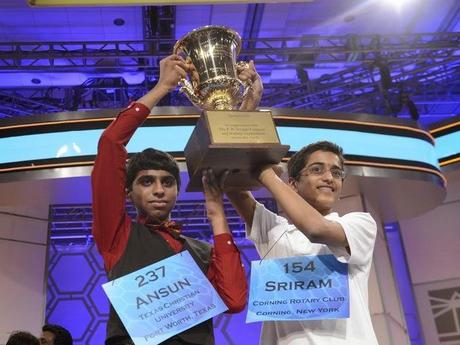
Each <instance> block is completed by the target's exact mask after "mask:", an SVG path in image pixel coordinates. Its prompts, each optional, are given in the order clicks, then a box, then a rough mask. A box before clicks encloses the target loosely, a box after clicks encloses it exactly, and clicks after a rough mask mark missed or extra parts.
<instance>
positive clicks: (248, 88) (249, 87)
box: [236, 61, 252, 100]
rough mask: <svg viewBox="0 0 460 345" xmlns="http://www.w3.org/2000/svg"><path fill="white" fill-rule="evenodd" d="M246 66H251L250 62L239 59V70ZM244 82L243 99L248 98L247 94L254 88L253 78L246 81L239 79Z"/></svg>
mask: <svg viewBox="0 0 460 345" xmlns="http://www.w3.org/2000/svg"><path fill="white" fill-rule="evenodd" d="M246 68H249V62H247V61H238V62H237V63H236V69H237V70H244V69H246ZM238 80H239V81H240V82H241V83H242V84H243V87H244V91H243V95H242V96H241V99H242V100H244V99H245V98H246V96H247V95H248V93H249V91H251V90H252V80H250V79H248V80H246V81H242V80H240V79H238Z"/></svg>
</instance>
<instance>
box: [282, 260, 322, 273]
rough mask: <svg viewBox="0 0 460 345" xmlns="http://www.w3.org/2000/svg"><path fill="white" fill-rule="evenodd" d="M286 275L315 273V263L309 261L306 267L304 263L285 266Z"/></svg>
mask: <svg viewBox="0 0 460 345" xmlns="http://www.w3.org/2000/svg"><path fill="white" fill-rule="evenodd" d="M283 266H284V270H285V272H286V273H289V272H291V273H300V272H303V271H310V272H313V271H314V270H315V262H314V261H309V262H308V263H307V264H306V265H305V263H304V262H291V263H286V264H284V265H283Z"/></svg>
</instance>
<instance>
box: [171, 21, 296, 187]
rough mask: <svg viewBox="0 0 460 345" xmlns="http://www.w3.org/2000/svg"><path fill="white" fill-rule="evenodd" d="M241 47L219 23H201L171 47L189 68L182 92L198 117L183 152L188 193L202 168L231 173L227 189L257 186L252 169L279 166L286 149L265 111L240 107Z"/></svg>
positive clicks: (236, 36) (247, 87)
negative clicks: (200, 110)
mask: <svg viewBox="0 0 460 345" xmlns="http://www.w3.org/2000/svg"><path fill="white" fill-rule="evenodd" d="M240 49H241V37H240V35H239V34H238V33H237V32H236V31H234V30H232V29H229V28H226V27H222V26H205V27H202V28H199V29H195V30H193V31H191V32H190V33H188V34H186V35H185V36H184V37H182V38H181V39H180V40H179V41H177V43H176V44H175V46H174V53H175V54H178V55H181V56H182V57H184V58H185V59H186V61H187V62H188V63H191V64H192V66H193V68H192V72H191V73H189V76H188V80H187V79H183V80H182V81H181V83H180V84H181V89H180V90H181V91H182V92H184V93H185V95H186V96H187V97H188V98H189V100H190V101H191V102H192V103H193V104H194V105H195V106H196V107H198V108H200V109H202V115H201V117H200V119H199V120H198V123H197V125H196V127H195V129H194V130H193V133H192V135H191V137H190V139H189V141H188V143H187V145H186V147H185V150H184V153H185V158H186V163H187V170H188V172H189V175H190V182H189V184H188V186H187V191H198V190H202V187H201V174H202V170H203V169H206V168H212V169H213V170H214V172H215V174H216V175H219V174H221V173H222V172H223V171H224V170H227V169H228V170H230V171H231V174H230V176H229V177H228V178H227V180H226V186H227V187H229V188H237V189H245V190H251V189H256V188H258V187H260V185H259V183H258V181H257V180H256V179H255V178H253V176H252V172H253V171H254V170H255V169H257V167H259V166H261V165H265V164H277V163H279V162H280V161H281V159H282V158H283V157H284V155H285V154H286V153H287V151H288V150H289V146H286V145H281V144H280V141H279V138H278V133H277V132H276V128H275V125H274V122H273V119H272V116H271V113H270V112H268V111H239V110H237V107H238V105H239V104H240V103H241V102H242V101H243V100H244V98H245V96H246V95H247V94H248V92H249V91H250V88H251V85H250V84H249V83H244V82H242V81H241V80H239V79H238V73H237V69H238V68H244V65H245V63H244V62H240V63H238V64H237V63H236V57H237V55H238V54H239V52H240Z"/></svg>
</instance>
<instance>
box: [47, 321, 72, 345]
mask: <svg viewBox="0 0 460 345" xmlns="http://www.w3.org/2000/svg"><path fill="white" fill-rule="evenodd" d="M42 331H43V332H51V333H53V334H54V345H72V344H73V340H72V335H71V334H70V332H69V331H68V330H67V329H65V328H64V327H62V326H59V325H49V324H47V325H44V326H43V327H42Z"/></svg>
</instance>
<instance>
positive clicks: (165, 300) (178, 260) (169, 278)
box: [102, 251, 228, 345]
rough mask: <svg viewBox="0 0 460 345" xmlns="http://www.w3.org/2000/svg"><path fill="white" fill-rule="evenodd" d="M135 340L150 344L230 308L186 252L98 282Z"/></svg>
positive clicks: (137, 342)
mask: <svg viewBox="0 0 460 345" xmlns="http://www.w3.org/2000/svg"><path fill="white" fill-rule="evenodd" d="M102 288H103V289H104V291H105V293H106V294H107V296H108V298H109V300H110V303H112V305H113V307H114V308H115V310H116V312H117V314H118V316H119V317H120V319H121V321H122V322H123V325H124V326H125V327H126V330H127V331H128V333H129V335H130V336H131V338H132V340H133V342H134V343H135V344H136V345H146V344H148V345H154V344H159V343H161V342H162V341H164V340H166V339H168V338H170V337H172V336H174V335H176V334H178V333H180V332H182V331H185V330H186V329H189V328H191V327H193V326H195V325H197V324H199V323H201V322H204V321H206V320H208V319H210V318H212V317H213V316H215V315H217V314H220V313H222V312H224V311H226V310H227V309H228V308H227V306H226V305H225V304H224V302H223V301H222V299H221V298H220V296H219V295H218V294H217V292H216V290H215V289H214V287H213V286H212V285H211V283H210V282H209V280H208V279H207V278H206V276H205V275H204V274H203V272H202V271H201V270H200V268H199V267H198V265H197V264H196V262H195V261H194V260H193V258H192V256H191V255H190V253H189V252H188V251H183V252H181V253H179V254H176V255H174V256H171V257H169V258H167V259H164V260H162V261H159V262H156V263H154V264H152V265H150V266H147V267H144V268H142V269H140V270H137V271H135V272H132V273H130V274H127V275H125V276H123V277H121V278H118V279H115V280H113V281H110V282H108V283H105V284H103V285H102Z"/></svg>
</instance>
